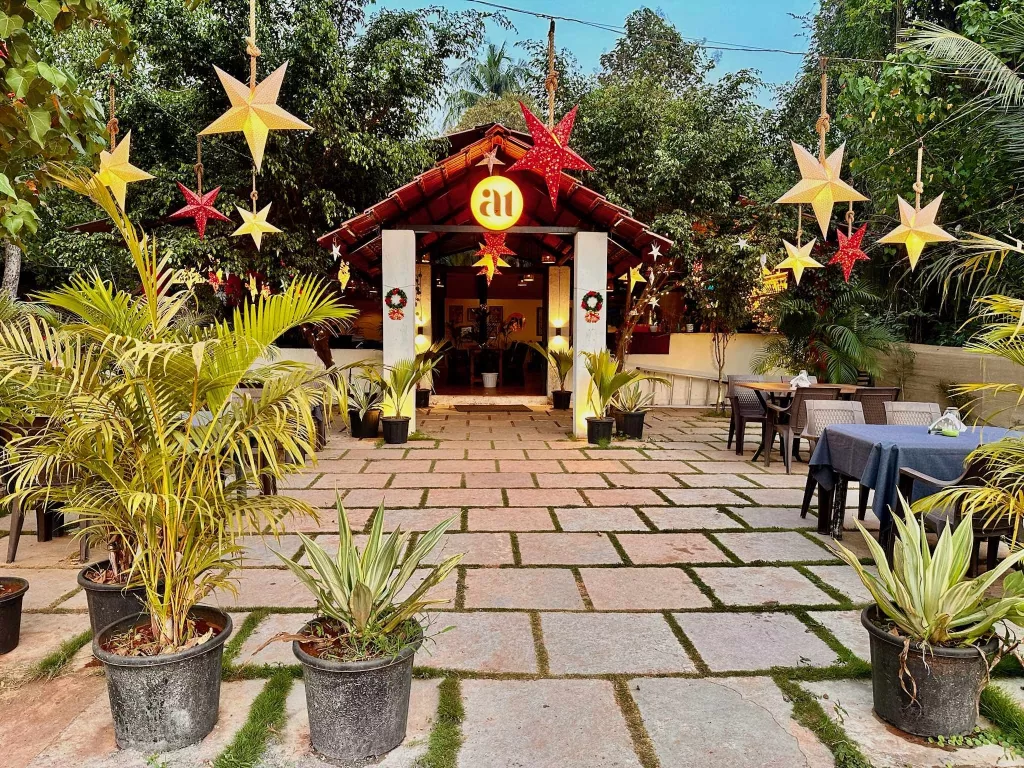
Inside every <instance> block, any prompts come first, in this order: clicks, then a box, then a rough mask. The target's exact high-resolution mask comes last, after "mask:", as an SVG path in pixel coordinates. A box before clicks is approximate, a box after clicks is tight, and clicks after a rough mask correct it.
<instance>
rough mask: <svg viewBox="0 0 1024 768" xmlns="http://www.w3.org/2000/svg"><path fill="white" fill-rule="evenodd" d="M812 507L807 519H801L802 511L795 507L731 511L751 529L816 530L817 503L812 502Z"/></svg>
mask: <svg viewBox="0 0 1024 768" xmlns="http://www.w3.org/2000/svg"><path fill="white" fill-rule="evenodd" d="M811 507H812V510H811V512H809V513H808V515H807V517H800V510H799V509H796V508H794V507H734V508H730V509H729V511H730V512H732V513H733V514H734V515H736V516H737V517H739V518H740V519H741V520H743V521H744V522H746V523H747V525H749V526H750V527H751V528H797V529H815V528H817V527H818V519H817V518H816V517H815V516H814V512H816V511H817V501H812V502H811Z"/></svg>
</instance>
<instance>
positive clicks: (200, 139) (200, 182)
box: [193, 134, 203, 197]
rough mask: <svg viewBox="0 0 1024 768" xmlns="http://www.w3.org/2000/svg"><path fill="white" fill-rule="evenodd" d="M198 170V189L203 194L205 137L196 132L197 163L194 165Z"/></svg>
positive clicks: (196, 170) (200, 194)
mask: <svg viewBox="0 0 1024 768" xmlns="http://www.w3.org/2000/svg"><path fill="white" fill-rule="evenodd" d="M193 168H194V170H195V172H196V191H197V192H198V193H199V196H200V197H202V196H203V137H202V136H200V135H198V134H196V164H195V165H194V166H193Z"/></svg>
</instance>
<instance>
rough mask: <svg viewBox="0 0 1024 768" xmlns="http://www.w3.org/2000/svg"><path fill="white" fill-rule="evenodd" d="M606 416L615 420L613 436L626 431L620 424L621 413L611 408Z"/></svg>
mask: <svg viewBox="0 0 1024 768" xmlns="http://www.w3.org/2000/svg"><path fill="white" fill-rule="evenodd" d="M608 415H609V416H611V417H612V418H613V419H615V434H616V435H621V434H622V433H623V432H624V431H625V430H626V426H625V424H623V423H622V411H620V410H619V409H618V408H616V407H615V406H612V407H611V408H609V409H608Z"/></svg>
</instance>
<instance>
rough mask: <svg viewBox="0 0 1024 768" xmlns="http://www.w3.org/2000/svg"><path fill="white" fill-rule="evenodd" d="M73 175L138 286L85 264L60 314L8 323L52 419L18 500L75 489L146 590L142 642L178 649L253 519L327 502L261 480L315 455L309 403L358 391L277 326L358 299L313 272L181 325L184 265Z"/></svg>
mask: <svg viewBox="0 0 1024 768" xmlns="http://www.w3.org/2000/svg"><path fill="white" fill-rule="evenodd" d="M59 180H60V181H61V183H63V184H65V185H66V186H67V187H69V188H70V189H72V190H74V191H76V192H78V193H80V194H84V195H87V196H88V197H90V198H91V199H92V200H93V201H94V202H96V203H97V204H98V205H99V206H100V207H101V208H102V209H103V210H104V211H105V213H106V214H107V215H108V217H109V218H110V220H111V221H112V223H113V224H114V226H115V227H116V228H117V230H118V231H119V232H120V234H121V236H122V238H123V239H124V241H125V244H126V245H127V247H128V251H129V252H130V255H131V257H132V259H133V260H134V262H135V265H136V267H137V271H138V281H139V285H140V286H141V289H140V291H139V292H138V293H129V292H126V291H121V290H117V289H116V288H114V287H113V286H112V285H110V284H109V283H107V282H105V281H103V280H102V279H101V278H100V276H99V275H98V274H92V275H88V276H76V277H74V278H73V279H72V280H71V282H70V283H69V284H68V285H66V286H65V287H63V288H61V289H59V290H56V291H51V292H49V293H46V294H43V295H42V296H41V301H42V303H43V305H44V306H46V307H47V308H49V309H50V310H51V312H54V313H57V312H59V313H60V314H61V316H62V321H61V323H59V324H58V323H52V322H50V321H48V320H47V319H46V317H45V315H35V314H29V315H28V316H27V317H25V318H23V319H20V320H18V321H16V322H4V323H0V370H3V371H4V375H5V377H6V379H7V380H8V381H10V382H13V383H14V384H15V385H16V387H17V388H18V389H17V391H18V393H19V397H21V398H23V399H25V400H31V401H33V402H35V403H36V407H37V408H39V409H43V411H44V413H43V415H44V416H45V418H46V425H45V427H44V428H43V429H42V430H40V431H38V432H32V433H30V434H26V435H23V436H20V437H17V438H15V439H13V440H12V441H11V442H10V443H9V445H8V452H9V460H10V464H11V467H12V470H11V476H10V488H11V493H10V494H8V496H7V498H6V499H5V501H7V502H8V503H10V502H11V501H12V500H13V499H15V498H18V499H20V500H21V502H22V503H23V504H26V505H27V506H32V505H34V504H36V503H39V502H43V501H46V500H51V501H60V502H63V503H64V510H65V512H66V513H68V514H70V515H74V516H75V517H77V518H78V519H79V520H81V521H82V522H83V523H84V531H83V532H82V534H81V535H86V536H90V537H91V538H93V539H94V540H95V539H98V540H99V541H100V543H101V544H102V546H103V548H104V549H106V550H107V551H108V552H109V555H110V559H111V561H112V563H113V564H114V568H115V571H119V573H120V575H121V576H122V577H124V580H125V581H126V582H127V583H132V584H134V583H138V584H141V585H142V586H143V587H144V588H145V606H146V611H147V613H148V614H149V617H150V622H149V630H150V634H151V637H150V638H149V639H147V640H146V641H145V642H144V643H143V644H142V646H144V647H141V648H138V647H133V649H132V651H131V652H139V653H147V654H157V653H171V652H175V651H177V650H180V649H182V648H185V647H189V646H190V645H193V644H195V643H197V642H202V641H203V639H204V637H205V635H200V634H199V632H198V631H197V628H196V626H195V624H194V622H193V621H192V620H191V618H190V611H191V610H192V608H193V607H194V606H195V605H196V604H197V603H199V602H200V601H201V600H203V599H204V598H205V597H207V596H208V595H209V594H210V593H211V592H213V591H214V590H219V589H227V590H231V589H233V583H232V581H231V576H232V572H233V571H234V569H235V568H236V567H237V566H238V565H239V556H240V554H241V552H242V547H241V545H240V543H239V542H238V536H239V535H242V534H247V533H254V532H261V531H266V530H269V531H272V532H277V531H279V530H280V528H281V521H282V520H283V518H284V517H286V516H288V515H310V516H313V517H315V516H316V511H315V510H314V509H313V508H312V507H310V505H309V504H307V503H306V502H304V501H299V500H297V499H293V498H290V497H288V496H269V495H268V496H263V495H256V496H250V495H248V489H249V488H251V487H253V486H255V485H257V484H258V482H259V480H260V479H261V478H264V477H267V476H270V477H274V478H279V479H281V478H284V477H285V476H286V475H287V474H290V473H293V472H296V471H298V470H299V469H301V468H302V467H303V466H304V465H305V463H306V459H307V457H309V456H314V455H315V451H314V442H315V436H316V430H315V425H314V422H313V419H312V409H313V408H314V407H320V408H321V409H322V410H323V411H324V412H325V413H329V412H330V411H331V409H332V407H333V406H334V405H335V404H340V403H343V401H344V393H343V392H340V391H338V390H337V388H336V387H335V386H334V384H333V381H334V372H333V371H326V370H324V369H323V368H320V367H319V366H310V365H305V364H299V363H293V362H286V361H279V362H275V361H273V357H274V352H275V348H274V341H275V340H276V339H277V338H279V337H280V336H281V335H282V334H283V333H285V332H287V331H288V330H290V329H293V328H298V327H299V326H300V325H302V324H303V323H305V324H309V325H311V326H313V327H323V328H333V327H335V326H337V325H339V324H341V323H343V322H344V321H347V320H348V319H350V318H351V317H352V316H353V315H354V310H352V309H350V308H348V307H346V306H344V305H343V304H341V303H340V300H339V299H338V297H337V296H336V295H335V294H334V293H333V292H332V291H330V290H329V289H328V287H327V286H326V285H325V284H324V283H322V282H321V281H319V280H317V279H314V278H305V279H299V280H296V281H294V282H293V283H292V284H291V285H290V286H288V287H287V288H286V289H285V290H283V291H282V292H281V293H279V294H276V295H273V296H271V297H269V298H265V299H264V298H260V299H259V300H257V301H256V302H254V303H252V304H249V305H247V306H244V307H239V308H238V309H236V310H235V312H234V314H233V317H232V318H231V320H230V322H228V321H219V322H213V323H211V324H209V325H206V326H201V325H195V324H193V323H188V324H187V325H186V327H185V328H179V327H178V326H177V324H176V320H177V318H178V317H179V316H180V314H181V313H182V312H183V310H186V309H187V308H188V307H189V306H190V305H192V304H193V303H194V301H195V299H194V294H193V293H192V292H191V290H190V289H189V288H188V287H187V285H188V281H187V280H186V276H185V275H184V274H183V273H182V272H181V271H179V270H175V269H172V268H170V267H169V265H168V263H167V260H166V257H163V256H161V255H160V253H159V251H158V249H157V244H156V242H155V241H153V240H151V239H150V238H149V237H148V236H146V235H144V234H141V233H140V232H139V231H138V230H136V229H135V227H134V225H133V224H132V222H131V221H130V220H129V219H128V218H127V216H126V215H125V214H124V212H122V211H121V210H120V209H119V208H118V206H117V204H116V203H115V202H114V200H113V198H112V197H111V195H110V193H109V191H108V190H107V189H106V187H104V186H103V185H102V184H101V183H100V182H98V181H97V180H96V179H95V178H93V177H91V176H86V175H74V174H71V173H69V174H68V175H65V176H62V177H60V179H59ZM182 284H184V285H185V287H184V288H182V287H181V286H182ZM267 360H270V362H266V361H267ZM243 384H245V385H256V386H243ZM40 478H44V482H39V479H40Z"/></svg>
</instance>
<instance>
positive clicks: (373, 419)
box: [348, 410, 380, 440]
mask: <svg viewBox="0 0 1024 768" xmlns="http://www.w3.org/2000/svg"><path fill="white" fill-rule="evenodd" d="M348 420H349V424H351V425H352V427H351V429H352V437H355V438H358V439H362V438H370V439H372V440H376V439H377V433H378V432H379V431H380V411H378V410H372V411H367V412H366V415H365V416H362V417H360V416H359V411H355V410H349V412H348Z"/></svg>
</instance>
